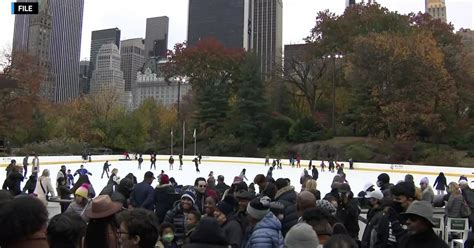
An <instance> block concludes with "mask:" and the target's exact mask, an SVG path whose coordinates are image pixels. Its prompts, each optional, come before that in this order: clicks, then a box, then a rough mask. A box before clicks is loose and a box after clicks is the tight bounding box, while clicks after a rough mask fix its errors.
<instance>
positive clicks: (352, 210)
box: [336, 183, 360, 240]
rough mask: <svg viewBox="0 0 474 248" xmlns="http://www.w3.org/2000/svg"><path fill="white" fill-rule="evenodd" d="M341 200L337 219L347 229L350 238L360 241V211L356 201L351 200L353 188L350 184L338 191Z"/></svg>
mask: <svg viewBox="0 0 474 248" xmlns="http://www.w3.org/2000/svg"><path fill="white" fill-rule="evenodd" d="M338 193H339V200H338V205H337V212H336V218H337V219H339V220H340V221H341V223H342V224H343V225H344V226H345V227H346V229H347V232H348V234H349V236H351V237H352V238H353V239H354V240H358V239H359V230H360V228H359V214H360V210H359V208H358V205H357V204H356V202H357V201H356V200H354V199H351V197H350V196H351V195H352V192H351V188H350V186H349V184H346V183H343V184H341V186H340V187H339V189H338Z"/></svg>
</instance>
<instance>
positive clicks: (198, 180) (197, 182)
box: [194, 177, 206, 186]
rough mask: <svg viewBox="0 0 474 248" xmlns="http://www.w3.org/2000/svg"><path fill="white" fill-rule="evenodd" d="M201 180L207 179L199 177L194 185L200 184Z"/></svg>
mask: <svg viewBox="0 0 474 248" xmlns="http://www.w3.org/2000/svg"><path fill="white" fill-rule="evenodd" d="M200 181H204V182H206V179H205V178H204V177H198V178H196V180H194V186H198V184H199V182H200Z"/></svg>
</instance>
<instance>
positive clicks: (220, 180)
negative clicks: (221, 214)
mask: <svg viewBox="0 0 474 248" xmlns="http://www.w3.org/2000/svg"><path fill="white" fill-rule="evenodd" d="M229 188H230V186H229V185H227V184H225V182H224V176H223V175H219V176H217V185H216V191H217V193H219V195H220V196H223V195H224V192H225V191H226V190H228V189H229Z"/></svg>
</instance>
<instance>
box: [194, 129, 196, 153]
mask: <svg viewBox="0 0 474 248" xmlns="http://www.w3.org/2000/svg"><path fill="white" fill-rule="evenodd" d="M193 137H194V156H196V128H195V129H194V135H193Z"/></svg>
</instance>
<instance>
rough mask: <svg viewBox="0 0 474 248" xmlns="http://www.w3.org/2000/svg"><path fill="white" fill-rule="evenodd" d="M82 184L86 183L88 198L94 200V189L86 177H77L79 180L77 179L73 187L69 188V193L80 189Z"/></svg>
mask: <svg viewBox="0 0 474 248" xmlns="http://www.w3.org/2000/svg"><path fill="white" fill-rule="evenodd" d="M84 183H87V184H88V185H89V188H88V189H89V191H88V192H89V193H88V194H89V195H88V196H89V198H91V199H92V198H94V197H95V190H94V187H93V186H92V183H91V181H90V180H89V176H87V175H82V176H80V177H79V179H77V181H76V183H75V184H74V186H72V188H71V192H76V190H77V188H79V187H81V186H82V185H83V184H84Z"/></svg>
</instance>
